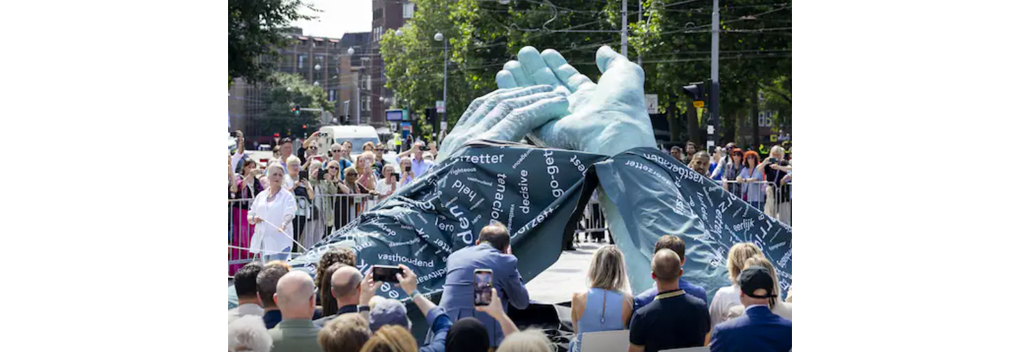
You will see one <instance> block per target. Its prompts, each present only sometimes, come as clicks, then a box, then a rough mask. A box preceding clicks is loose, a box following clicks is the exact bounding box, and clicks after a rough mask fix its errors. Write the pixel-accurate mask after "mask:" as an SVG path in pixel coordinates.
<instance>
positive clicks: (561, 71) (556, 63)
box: [542, 49, 595, 93]
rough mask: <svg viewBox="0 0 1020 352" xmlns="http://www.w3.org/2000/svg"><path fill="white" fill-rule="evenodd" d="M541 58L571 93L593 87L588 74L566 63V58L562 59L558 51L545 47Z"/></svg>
mask: <svg viewBox="0 0 1020 352" xmlns="http://www.w3.org/2000/svg"><path fill="white" fill-rule="evenodd" d="M542 60H543V61H545V64H546V66H547V67H549V68H550V69H551V70H552V72H553V73H554V74H555V75H556V78H558V79H559V80H560V81H561V82H563V84H564V85H565V86H566V87H567V89H570V92H571V93H576V92H578V91H582V90H592V89H595V83H592V81H591V79H590V78H588V76H585V75H583V74H581V73H580V72H578V71H577V69H576V68H574V66H571V65H570V64H568V63H567V59H564V58H563V55H560V53H559V52H558V51H556V50H552V49H545V51H543V52H542Z"/></svg>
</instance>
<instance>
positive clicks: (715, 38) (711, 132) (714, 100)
mask: <svg viewBox="0 0 1020 352" xmlns="http://www.w3.org/2000/svg"><path fill="white" fill-rule="evenodd" d="M708 113H709V120H708V141H709V142H708V143H711V145H715V144H717V142H718V140H717V139H718V136H719V134H718V133H715V129H716V127H718V126H719V0H712V87H711V88H710V89H709V98H708Z"/></svg>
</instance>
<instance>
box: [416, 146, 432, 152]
mask: <svg viewBox="0 0 1020 352" xmlns="http://www.w3.org/2000/svg"><path fill="white" fill-rule="evenodd" d="M418 149H419V150H422V151H425V150H429V147H427V146H424V145H423V146H420V147H418Z"/></svg>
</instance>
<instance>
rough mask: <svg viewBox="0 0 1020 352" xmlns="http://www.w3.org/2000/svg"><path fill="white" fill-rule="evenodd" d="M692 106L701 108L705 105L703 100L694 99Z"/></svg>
mask: <svg viewBox="0 0 1020 352" xmlns="http://www.w3.org/2000/svg"><path fill="white" fill-rule="evenodd" d="M694 107H696V108H703V107H705V101H704V100H695V101H694Z"/></svg>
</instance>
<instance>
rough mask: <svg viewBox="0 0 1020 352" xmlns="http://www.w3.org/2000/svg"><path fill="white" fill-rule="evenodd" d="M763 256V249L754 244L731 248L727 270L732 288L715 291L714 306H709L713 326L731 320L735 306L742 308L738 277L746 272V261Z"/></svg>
mask: <svg viewBox="0 0 1020 352" xmlns="http://www.w3.org/2000/svg"><path fill="white" fill-rule="evenodd" d="M759 255H763V254H762V252H761V248H758V246H755V245H754V243H750V242H741V243H737V244H734V245H733V247H730V253H729V255H728V256H727V258H726V269H727V270H728V271H729V274H730V282H733V283H734V284H733V285H732V286H726V287H723V288H720V289H719V290H718V291H715V296H714V297H713V298H712V304H711V305H709V306H708V315H709V316H710V317H711V318H712V326H713V327H715V326H716V325H719V323H722V322H725V321H727V320H729V319H730V314H731V313H730V309H731V308H733V307H734V306H742V304H741V303H740V287H739V286H737V285H736V282H737V276H739V275H740V272H741V271H743V270H744V261H746V260H748V259H750V258H753V257H755V256H759Z"/></svg>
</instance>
